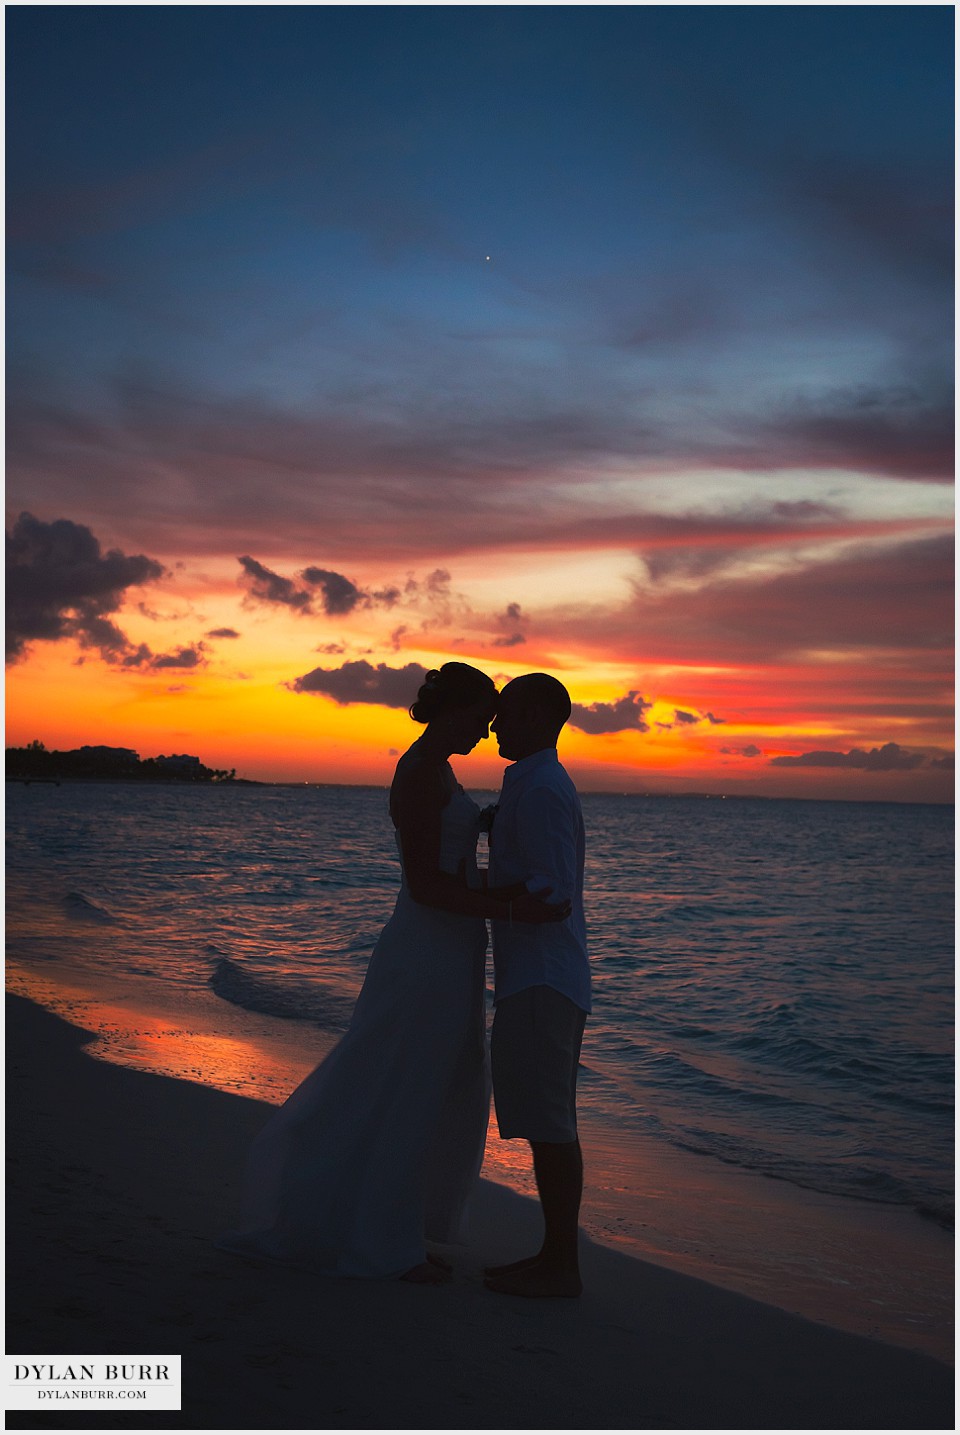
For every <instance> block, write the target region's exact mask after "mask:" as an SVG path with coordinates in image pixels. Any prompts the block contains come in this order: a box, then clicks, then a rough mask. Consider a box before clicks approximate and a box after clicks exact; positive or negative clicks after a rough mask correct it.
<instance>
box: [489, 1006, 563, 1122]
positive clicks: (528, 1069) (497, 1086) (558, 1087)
mask: <svg viewBox="0 0 960 1435" xmlns="http://www.w3.org/2000/svg"><path fill="white" fill-rule="evenodd" d="M586 1020H587V1014H586V1012H584V1011H581V1009H580V1007H578V1006H577V1005H576V1003H575V1002H572V1001H571V1000H570V998H569V997H565V996H564V995H563V994H562V993H561V992H558V991H554V989H553V987H544V986H540V987H527V988H526V989H525V990H524V991H522V992H516V993H515V994H514V995H513V996H509V997H503V998H502V999H501V1000H500V1001H498V1002H497V1007H496V1011H495V1013H494V1017H493V1032H492V1033H491V1037H490V1062H491V1066H492V1068H493V1101H494V1105H495V1107H496V1110H497V1126H498V1127H499V1130H500V1135H501V1136H502V1137H503V1138H504V1139H505V1140H506V1139H509V1138H510V1137H512V1136H522V1137H524V1138H525V1139H526V1140H527V1141H550V1142H557V1143H564V1142H567V1141H576V1139H577V1066H578V1064H579V1061H580V1043H581V1042H582V1040H583V1028H584V1025H585V1023H586Z"/></svg>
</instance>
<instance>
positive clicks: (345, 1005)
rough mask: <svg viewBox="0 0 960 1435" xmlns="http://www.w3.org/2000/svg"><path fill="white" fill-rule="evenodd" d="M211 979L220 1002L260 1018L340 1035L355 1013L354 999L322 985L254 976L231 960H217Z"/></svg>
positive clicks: (225, 958)
mask: <svg viewBox="0 0 960 1435" xmlns="http://www.w3.org/2000/svg"><path fill="white" fill-rule="evenodd" d="M211 946H212V944H211ZM207 950H208V952H209V951H210V946H208V948H207ZM213 950H214V951H216V950H217V949H216V948H213ZM208 980H209V984H210V987H211V989H212V990H213V992H214V993H215V995H216V996H218V997H220V999H221V1001H226V1002H230V1003H231V1005H233V1006H239V1007H243V1008H244V1009H245V1010H246V1011H253V1012H258V1013H259V1014H260V1015H261V1016H277V1017H282V1018H284V1020H287V1021H308V1022H312V1023H313V1024H314V1025H315V1026H319V1027H322V1028H323V1030H325V1031H335V1032H340V1031H346V1029H347V1027H348V1025H349V1023H350V1017H351V1016H352V1014H353V1008H354V998H353V997H348V996H344V995H343V993H341V992H335V991H331V990H330V988H329V987H325V986H323V985H322V984H321V983H320V982H315V981H296V980H291V979H289V978H283V979H278V978H271V977H259V976H255V975H254V974H253V973H251V972H249V971H246V970H245V969H244V968H243V967H241V966H239V965H238V964H237V963H236V962H234V961H231V960H230V958H229V957H219V958H218V959H217V962H216V965H215V966H214V969H213V971H212V972H211V973H210V977H209V979H208Z"/></svg>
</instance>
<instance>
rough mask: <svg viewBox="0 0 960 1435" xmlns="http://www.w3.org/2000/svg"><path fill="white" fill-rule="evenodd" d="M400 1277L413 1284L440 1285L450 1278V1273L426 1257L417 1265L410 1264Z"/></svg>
mask: <svg viewBox="0 0 960 1435" xmlns="http://www.w3.org/2000/svg"><path fill="white" fill-rule="evenodd" d="M400 1279H401V1280H402V1281H409V1282H410V1284H411V1285H415V1286H442V1285H445V1284H446V1282H447V1281H448V1280H450V1279H451V1273H450V1271H449V1270H444V1269H443V1267H442V1266H438V1265H434V1263H433V1261H431V1260H430V1259H429V1257H428V1258H427V1260H425V1261H421V1262H420V1264H419V1265H418V1266H411V1267H410V1269H409V1270H408V1271H404V1273H403V1275H402V1276H401V1277H400Z"/></svg>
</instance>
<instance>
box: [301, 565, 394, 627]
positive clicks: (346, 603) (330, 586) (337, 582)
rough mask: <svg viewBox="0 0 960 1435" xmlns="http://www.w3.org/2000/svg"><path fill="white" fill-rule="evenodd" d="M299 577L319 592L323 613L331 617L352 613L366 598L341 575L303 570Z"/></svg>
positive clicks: (326, 571)
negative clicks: (321, 597) (320, 593)
mask: <svg viewBox="0 0 960 1435" xmlns="http://www.w3.org/2000/svg"><path fill="white" fill-rule="evenodd" d="M300 577H301V578H302V579H303V581H304V582H305V583H309V584H310V586H311V588H319V589H320V590H321V592H322V594H323V611H324V612H325V613H329V614H331V615H333V614H338V613H352V612H353V610H354V608H355V607H356V606H357V604H358V603H362V602H363V601H364V599H365V598H366V597H367V595H366V594H364V593H361V591H360V589H359V588H358V587H357V586H356V584H355V583H351V582H350V579H349V578H345V577H344V576H343V574H342V573H331V572H330V571H329V570H328V569H326V568H304V570H303V572H302V573H301V574H300ZM394 601H395V600H394Z"/></svg>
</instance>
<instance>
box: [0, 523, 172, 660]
mask: <svg viewBox="0 0 960 1435" xmlns="http://www.w3.org/2000/svg"><path fill="white" fill-rule="evenodd" d="M6 548H7V658H8V660H9V661H14V662H15V661H17V660H18V659H20V658H22V657H23V656H24V655H25V653H26V652H27V645H28V644H29V643H30V642H32V641H44V642H57V641H59V640H61V639H63V638H74V639H76V640H77V641H78V642H79V643H80V644H81V645H82V646H83V647H85V648H96V649H98V650H99V652H100V654H101V656H102V657H103V658H105V659H106V661H107V662H122V661H123V660H124V658H126V657H129V656H130V655H131V653H132V652H133V651H135V650H133V649H132V645H131V644H130V642H129V640H128V639H127V637H126V635H125V634H124V633H123V632H122V631H121V630H120V628H118V627H117V625H116V624H115V623H113V622H112V621H111V620H110V617H109V616H108V615H109V614H112V613H115V612H117V610H118V609H119V608H121V607H122V605H123V602H124V599H125V597H126V592H127V589H128V588H134V587H139V586H141V585H143V584H145V583H152V582H156V581H158V580H159V579H160V578H162V577H163V576H164V572H165V570H164V568H163V565H162V564H160V563H158V562H157V561H156V560H155V559H153V558H147V557H146V556H145V555H144V554H142V553H140V554H136V555H127V554H124V553H121V552H120V551H119V550H118V549H115V548H114V549H110V550H109V551H108V552H107V553H103V552H101V548H100V544H99V542H98V540H97V539H96V538H95V537H94V535H93V533H92V532H91V531H90V529H89V528H87V527H85V526H84V525H83V524H80V523H73V522H71V521H70V520H69V519H67V518H59V519H56V520H55V521H54V522H52V523H44V522H42V521H41V520H40V519H38V518H34V516H33V515H32V514H31V513H21V514H20V516H19V518H18V519H17V521H16V523H15V524H14V526H13V530H12V532H10V533H8V534H7V538H6Z"/></svg>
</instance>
